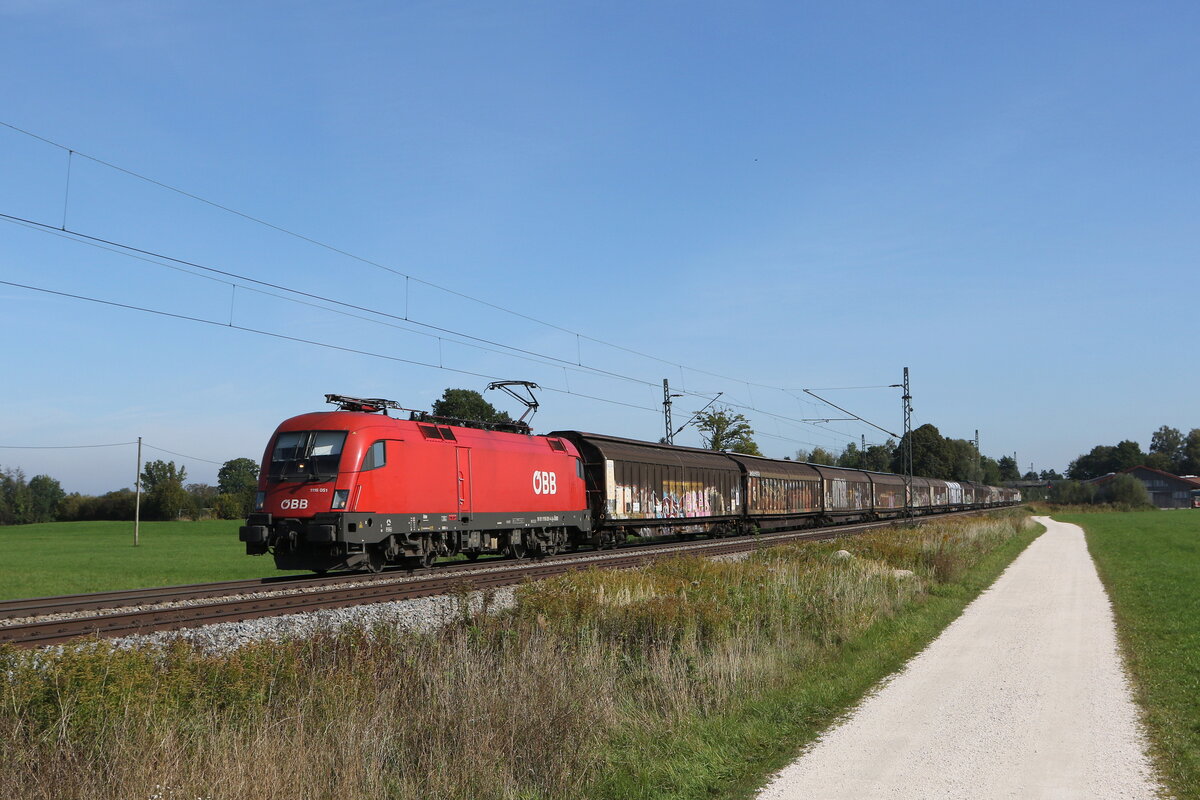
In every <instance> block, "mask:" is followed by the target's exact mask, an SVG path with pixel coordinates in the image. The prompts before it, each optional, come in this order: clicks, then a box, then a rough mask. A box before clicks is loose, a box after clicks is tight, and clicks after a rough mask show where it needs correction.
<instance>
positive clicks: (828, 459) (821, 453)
mask: <svg viewBox="0 0 1200 800" xmlns="http://www.w3.org/2000/svg"><path fill="white" fill-rule="evenodd" d="M808 463H810V464H823V465H826V466H830V467H832V466H834V465H835V464H837V458H836V457H834V455H833V453H831V452H829V451H828V450H826V449H825V448H824V447H814V448H813V449H812V452H811V453H809V454H808Z"/></svg>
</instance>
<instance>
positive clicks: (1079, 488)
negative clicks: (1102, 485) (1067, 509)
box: [1049, 481, 1096, 506]
mask: <svg viewBox="0 0 1200 800" xmlns="http://www.w3.org/2000/svg"><path fill="white" fill-rule="evenodd" d="M1095 499H1096V487H1095V486H1092V485H1091V484H1090V483H1080V482H1079V481H1059V482H1058V483H1056V484H1054V485H1053V486H1051V487H1050V494H1049V500H1050V502H1051V503H1059V504H1061V505H1068V506H1072V505H1083V504H1085V503H1091V502H1093V501H1095Z"/></svg>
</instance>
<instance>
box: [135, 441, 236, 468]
mask: <svg viewBox="0 0 1200 800" xmlns="http://www.w3.org/2000/svg"><path fill="white" fill-rule="evenodd" d="M134 444H136V442H134ZM142 447H145V448H148V449H150V450H157V451H158V452H160V453H170V454H171V455H173V456H179V457H180V458H186V459H188V460H189V461H203V462H204V463H205V464H216V465H217V466H219V467H220V466H224V465H225V462H224V461H211V460H209V459H207V458H200V457H199V456H189V455H187V454H186V453H176V452H175V451H174V450H168V449H167V448H165V447H155V446H154V445H152V444H146V443H145V442H142Z"/></svg>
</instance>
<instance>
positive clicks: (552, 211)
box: [0, 0, 1200, 492]
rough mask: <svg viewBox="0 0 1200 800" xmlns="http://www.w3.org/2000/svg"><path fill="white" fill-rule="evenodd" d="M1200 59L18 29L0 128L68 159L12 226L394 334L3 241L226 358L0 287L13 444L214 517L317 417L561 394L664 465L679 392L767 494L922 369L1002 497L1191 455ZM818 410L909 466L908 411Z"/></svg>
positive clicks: (564, 11)
mask: <svg viewBox="0 0 1200 800" xmlns="http://www.w3.org/2000/svg"><path fill="white" fill-rule="evenodd" d="M1198 38H1200V11H1198V7H1197V6H1195V4H1188V3H1148V4H1139V5H1138V6H1137V7H1136V8H1135V7H1133V6H1130V5H1128V4H1117V3H1049V4H1048V3H1004V4H961V3H906V4H896V3H882V2H879V3H840V4H806V3H769V2H741V3H703V2H701V3H674V2H662V3H562V4H548V3H521V2H515V3H506V4H495V3H461V2H460V3H452V2H447V3H432V2H422V3H374V2H358V3H343V4H336V5H335V4H313V3H256V4H244V3H219V2H214V3H203V4H195V3H182V2H113V3H105V4H95V3H85V2H73V1H71V0H61V1H59V2H32V0H30V1H28V2H25V1H17V0H0V66H2V68H3V72H4V74H5V75H7V76H9V80H8V81H6V84H5V88H4V90H3V92H4V103H3V105H2V108H3V112H2V113H0V121H2V122H4V123H7V124H8V125H11V126H16V127H17V128H20V129H23V130H25V131H28V132H31V133H34V134H36V135H38V136H40V137H44V138H45V139H48V140H51V141H53V142H55V143H57V144H58V145H61V147H56V146H54V145H51V144H47V143H46V142H43V141H39V140H37V139H35V138H31V137H30V136H27V135H25V134H22V133H19V132H17V131H15V130H13V129H12V128H9V127H0V214H4V215H8V216H9V217H18V218H21V219H25V220H30V221H32V222H35V223H40V224H41V225H43V226H49V227H50V228H62V227H66V228H67V229H68V230H69V231H72V232H75V233H78V234H83V235H85V236H90V237H95V238H98V239H105V240H108V241H110V242H116V243H120V244H122V245H129V246H133V247H136V248H139V249H142V250H147V251H153V252H156V253H160V254H163V255H166V256H169V257H172V258H176V259H181V260H184V261H189V262H193V263H195V264H200V265H204V266H208V267H212V268H216V269H221V270H224V271H226V272H231V273H235V274H237V275H240V276H244V277H245V278H251V279H255V280H259V281H265V282H269V283H274V284H278V285H280V286H284V287H287V288H289V289H295V290H299V291H303V292H308V293H310V294H314V295H318V296H320V297H323V298H328V299H332V300H337V301H341V302H344V303H348V304H352V305H356V306H359V307H361V308H363V309H367V311H356V312H354V313H356V314H358V315H359V316H363V317H370V318H371V319H373V320H374V321H367V320H364V319H358V318H352V317H348V316H344V315H340V314H335V313H331V312H329V311H327V310H323V309H319V308H315V307H313V306H311V305H309V306H305V305H298V304H296V303H292V302H287V301H285V300H282V299H280V298H278V297H273V296H267V295H264V294H262V293H259V292H256V291H254V290H253V288H252V286H251V285H250V284H248V283H247V282H246V281H245V280H243V279H241V278H239V279H232V278H225V279H223V280H224V282H219V281H214V280H212V277H213V275H212V273H208V275H207V277H205V276H197V275H195V274H190V273H188V272H182V271H179V270H177V269H169V268H167V267H165V266H163V265H162V264H161V263H150V262H148V261H142V260H136V259H133V258H130V257H129V256H128V255H127V253H120V252H111V251H109V250H103V249H99V248H97V247H95V246H92V245H90V244H86V243H83V242H80V241H79V240H78V238H75V239H72V238H68V237H65V236H62V235H56V233H55V232H54V231H48V230H46V229H45V228H31V227H29V226H28V225H22V224H17V223H14V222H12V221H9V220H0V280H4V281H9V282H13V283H20V284H26V285H30V286H36V287H41V288H43V289H49V290H53V291H58V292H67V293H71V294H77V295H85V296H89V297H95V298H101V299H105V300H109V301H113V302H119V303H125V304H130V305H138V306H142V307H146V308H153V309H156V310H159V311H165V312H169V313H173V314H179V315H184V316H189V317H195V318H201V319H205V320H210V321H212V322H214V323H218V324H215V325H210V324H202V323H196V322H190V321H185V320H180V319H175V318H168V317H163V316H161V315H152V314H147V313H142V312H137V311H132V310H127V309H119V308H114V307H110V306H100V305H97V304H94V303H89V302H85V301H79V300H71V299H67V298H63V297H59V296H53V295H48V294H45V293H39V292H34V291H30V290H27V289H19V288H14V287H11V286H2V285H0V334H2V335H3V337H4V342H5V343H6V347H5V348H4V353H5V355H4V365H5V370H4V372H5V375H6V380H5V384H6V387H7V391H5V392H3V397H2V399H0V404H2V406H0V408H2V413H3V418H4V425H3V426H2V427H0V444H3V445H29V446H42V447H46V446H57V445H78V444H104V443H116V442H127V441H132V440H134V439H136V438H137V436H139V435H140V436H143V437H144V438H145V441H146V442H147V443H149V444H152V445H154V446H156V447H159V448H165V449H168V450H172V451H175V452H177V453H183V454H186V455H187V456H189V457H190V458H189V459H180V458H178V457H175V456H170V455H165V454H163V453H161V452H159V451H149V452H148V455H150V456H151V457H160V456H161V457H167V458H174V459H175V460H177V461H182V462H183V463H184V464H185V465H186V466H187V468H188V474H189V478H190V479H192V480H196V481H202V482H215V474H216V466H215V465H214V464H212V463H208V462H217V463H220V462H222V461H225V460H227V459H229V458H234V457H239V456H249V457H251V458H255V459H258V458H259V457H260V456H261V452H262V449H263V446H264V445H265V443H266V439H267V437H268V436H269V435H270V433H271V431H272V429H273V428H274V426H275V425H276V424H277V423H278V422H279V421H280V420H282V419H283V418H285V417H287V416H291V415H294V414H297V413H302V412H305V411H310V410H316V409H320V408H322V407H323V402H322V401H323V395H324V394H325V393H326V392H338V393H344V394H355V395H366V396H384V397H389V398H393V399H395V400H397V401H399V402H401V403H402V404H404V405H406V406H409V407H417V408H425V407H428V406H429V404H430V403H431V402H432V401H433V400H434V399H435V398H436V397H437V396H439V395H440V394H441V391H442V390H443V389H444V388H446V387H448V386H463V387H468V388H475V389H482V388H483V386H484V385H485V384H486V382H487V380H488V378H486V377H479V376H480V375H486V376H494V377H500V378H519V379H529V380H535V381H537V382H539V383H541V384H543V385H544V386H545V387H547V389H546V391H543V392H542V393H541V395H540V399H541V401H542V408H541V411H540V412H539V414H538V416H537V418H536V420H535V426H536V427H537V428H538V429H539V430H551V429H558V428H576V429H583V430H593V431H604V432H611V433H615V434H619V435H625V436H630V437H636V438H647V439H653V438H657V437H658V436H659V435H661V430H662V419H661V401H662V392H661V381H662V379H663V378H664V377H667V378H670V380H671V382H672V386H673V388H676V389H683V390H687V391H689V392H695V393H697V394H695V395H690V396H687V397H684V398H680V399H679V400H678V401H677V404H676V406H675V416H676V418H677V419H680V418H686V416H687V414H688V413H689V412H690V411H693V410H695V409H697V408H699V407H700V406H701V405H703V404H704V403H705V402H707V399H706V398H704V397H700V396H699V395H701V394H707V395H708V396H711V395H712V394H715V393H716V392H723V393H724V394H723V396H722V399H726V400H729V401H731V402H733V403H735V404H737V405H738V406H739V410H741V411H743V412H744V413H745V414H746V415H747V417H749V418H750V420H751V422H752V423H753V424H754V426H755V428H756V430H757V431H758V432H759V434H760V435H759V442H760V445H761V446H762V447H763V449H764V452H766V453H767V454H768V455H773V456H778V457H782V456H784V455H789V454H792V453H794V452H795V451H796V450H797V449H799V448H811V447H812V446H814V445H820V446H823V447H826V448H827V449H833V450H840V449H841V448H842V446H844V444H845V443H846V442H848V441H851V440H853V441H858V439H859V437H860V435H861V434H864V433H865V434H866V435H867V439H868V441H869V442H870V441H879V440H880V439H881V438H882V437H883V434H881V433H879V432H878V431H876V430H874V429H871V428H866V427H864V426H862V425H860V424H857V423H847V422H840V423H828V424H822V423H817V424H811V423H801V422H797V421H796V420H801V419H812V418H823V417H829V416H840V414H838V413H837V412H835V411H833V410H832V409H829V408H827V407H822V406H821V405H820V404H819V403H817V402H816V401H814V400H812V399H811V398H809V397H808V396H807V395H804V394H803V392H802V391H801V390H802V389H804V388H813V389H823V388H825V387H844V386H872V385H880V384H889V383H896V382H898V381H899V378H900V373H901V369H902V368H903V367H905V366H908V367H910V368H911V370H912V382H913V394H914V407H915V423H916V424H922V423H925V422H931V423H933V424H935V425H937V426H938V427H939V428H940V429H941V431H942V432H943V433H944V434H946V435H949V436H956V437H961V438H970V437H971V436H973V435H974V431H975V429H976V428H978V429H979V430H980V436H981V439H982V449H983V451H984V452H985V453H987V454H989V455H992V456H1000V455H1003V454H1011V453H1013V452H1016V453H1017V454H1018V458H1019V460H1020V462H1021V467H1022V470H1025V469H1028V467H1029V465H1030V463H1031V462H1032V464H1033V465H1034V466H1035V468H1036V469H1044V468H1049V467H1053V468H1058V469H1062V468H1065V466H1066V464H1067V463H1068V462H1069V461H1070V460H1071V459H1072V458H1074V457H1075V456H1077V455H1079V454H1080V453H1081V452H1084V451H1086V450H1087V449H1089V448H1091V447H1092V446H1093V445H1095V444H1098V443H1110V444H1111V443H1115V442H1117V441H1119V440H1121V439H1125V438H1132V439H1135V440H1137V441H1139V442H1140V443H1141V444H1142V446H1143V447H1146V446H1148V444H1149V439H1150V434H1151V433H1152V432H1153V431H1154V430H1155V429H1156V428H1157V427H1158V426H1159V425H1163V424H1166V425H1172V426H1175V427H1179V428H1183V429H1184V430H1185V431H1186V430H1187V429H1189V428H1192V427H1197V426H1200V413H1198V412H1197V405H1196V402H1195V397H1196V395H1197V390H1198V389H1200V378H1198V377H1197V375H1198V374H1200V371H1198V370H1197V369H1196V368H1195V366H1194V364H1195V357H1194V354H1193V353H1192V349H1193V348H1192V347H1191V344H1192V342H1193V341H1194V340H1195V331H1196V326H1195V313H1194V309H1195V307H1196V304H1195V301H1194V299H1193V298H1194V297H1195V296H1196V292H1197V281H1196V269H1195V265H1196V263H1197V255H1198V252H1200V238H1198V237H1197V232H1198V231H1197V228H1198V225H1197V220H1198V219H1200V215H1198V213H1197V212H1198V211H1200V199H1198V198H1200V192H1197V191H1196V186H1197V185H1198V184H1200V181H1198V180H1197V179H1198V178H1200V174H1198V173H1200V158H1198V144H1197V143H1198V142H1200V135H1198V134H1200V131H1198V130H1197V127H1198V126H1197V122H1198V115H1200V110H1198V109H1200V105H1198V104H1197V102H1196V86H1197V85H1200V83H1198V78H1200V74H1198V72H1200V69H1198V67H1200V55H1198V54H1200V41H1197V40H1198ZM62 148H67V149H69V150H74V151H76V152H77V154H76V155H74V156H69V155H68V152H67V150H66V149H62ZM80 154H82V155H80ZM100 162H107V163H108V164H111V165H115V166H116V167H119V168H120V169H122V170H127V171H129V172H133V173H137V174H138V175H142V176H145V177H148V178H151V179H153V180H154V181H157V182H159V183H160V184H166V185H167V186H170V187H175V188H177V189H179V190H182V191H183V192H186V193H188V194H190V195H194V196H195V197H198V198H203V199H204V200H207V201H210V202H211V203H213V204H217V205H219V206H225V207H226V208H228V209H233V210H235V211H237V212H240V213H241V214H243V215H246V216H239V215H236V214H232V213H229V212H227V211H224V210H222V209H220V208H218V207H217V205H211V204H206V203H204V202H201V201H198V200H196V199H193V198H190V197H187V196H186V195H184V194H181V193H179V192H175V191H171V190H169V189H166V188H163V187H162V186H158V185H155V184H154V183H150V182H147V181H144V180H140V179H138V178H136V177H133V176H131V175H130V174H128V172H122V171H119V170H117V169H113V168H112V167H110V166H106V165H105V164H103V163H100ZM68 164H69V167H70V188H69V192H67V190H66V183H67V180H66V179H67V171H68ZM247 217H253V218H255V219H257V220H262V221H265V222H268V223H270V224H271V225H273V226H275V227H268V226H266V225H262V224H259V223H257V222H254V221H252V220H250V219H247ZM279 229H284V231H288V232H292V233H295V234H299V235H301V236H303V237H307V238H308V239H311V240H316V241H318V242H321V243H324V244H326V245H329V246H330V248H334V249H329V248H324V247H320V246H316V245H314V244H311V243H309V242H306V241H304V240H303V239H301V238H298V237H297V236H292V235H288V234H287V233H285V232H283V231H281V230H279ZM58 233H59V234H61V231H59V232H58ZM93 244H94V241H93ZM335 250H340V251H344V253H348V254H351V255H352V256H353V257H348V256H347V255H344V254H341V253H338V252H336V251H335ZM167 263H168V264H171V262H167ZM173 266H176V267H178V266H179V265H178V264H177V263H176V264H173ZM188 269H189V270H190V272H191V273H195V272H202V270H197V269H196V268H188ZM405 276H409V278H407V279H406V277H405ZM423 282H429V283H433V284H436V285H438V286H440V287H444V288H445V289H449V290H451V292H454V293H457V294H454V293H451V292H446V291H442V290H441V289H437V288H433V287H431V286H430V285H428V283H423ZM231 284H238V286H237V287H236V288H235V287H234V286H231ZM258 288H262V287H261V286H260V287H258ZM272 291H274V290H272ZM460 295H466V296H467V297H463V296H460ZM468 298H475V299H474V300H472V299H468ZM476 300H483V301H485V302H486V303H488V304H491V305H485V304H482V303H479V302H476ZM309 302H311V301H309ZM494 306H498V307H499V309H498V308H495V307H494ZM343 309H344V307H343ZM500 309H507V310H508V311H515V312H518V313H519V314H520V315H524V316H518V315H515V314H512V313H508V311H503V310H500ZM378 311H382V312H385V313H387V314H391V315H393V317H391V318H382V317H379V316H378V315H375V314H372V313H370V312H378ZM405 316H407V317H408V318H409V319H410V320H411V321H415V322H420V323H424V324H425V325H427V326H428V325H436V326H439V327H441V328H444V329H446V332H442V333H440V334H437V335H440V336H441V341H439V340H438V339H437V338H431V337H430V335H429V334H430V333H431V329H430V328H428V327H424V328H422V327H419V326H412V325H409V324H407V323H405V322H404V320H403V318H404V317H405ZM395 317H399V318H400V319H395ZM529 318H532V319H529ZM380 321H384V322H387V323H388V324H387V325H381V324H379V322H380ZM231 322H232V323H233V326H231V325H230V324H229V323H231ZM546 323H548V324H546ZM234 326H236V327H234ZM246 328H253V329H255V330H259V331H265V332H268V333H273V334H278V335H280V336H288V337H294V338H302V339H307V340H310V341H314V342H322V343H324V344H328V345H333V346H336V347H343V348H350V349H356V350H365V351H368V352H371V353H376V354H379V355H383V356H389V357H391V358H399V359H407V360H410V361H418V362H422V363H427V364H442V365H443V366H446V367H451V368H454V369H458V370H463V371H465V372H468V373H477V374H476V375H465V374H460V373H455V372H450V371H446V370H439V369H437V368H433V367H428V366H417V365H413V364H406V363H402V362H399V361H395V360H388V359H387V358H378V357H372V356H366V355H360V354H355V353H351V352H347V351H345V350H334V349H330V348H327V347H319V346H315V345H310V344H303V343H299V342H296V341H291V340H287V339H281V338H276V337H272V336H266V335H261V334H254V333H250V332H248V331H246V330H244V329H246ZM463 335H467V336H474V337H480V338H483V339H487V340H490V341H492V342H496V343H498V344H500V345H504V346H506V347H510V348H519V349H521V350H524V351H528V352H532V353H537V354H539V357H538V359H537V361H530V360H525V359H521V358H516V357H513V356H512V355H511V354H500V353H496V352H491V351H485V350H480V349H477V348H475V347H471V346H467V345H465V344H463V343H462V336H463ZM630 350H632V351H637V353H640V354H645V355H636V354H634V353H631V352H629V351H630ZM509 352H510V353H511V351H509ZM646 356H652V358H651V357H646ZM567 367H573V369H568V368H567ZM597 370H603V371H605V373H615V374H616V376H619V377H613V376H612V375H609V374H602V373H600V372H597ZM718 376H721V377H718ZM630 378H632V379H633V380H628V379H630ZM556 390H557V391H556ZM821 393H822V394H823V395H825V396H827V397H829V398H830V399H833V400H834V401H835V402H837V403H839V404H842V405H845V406H847V407H849V408H851V409H852V410H854V411H855V412H857V413H858V414H860V415H862V416H864V417H866V418H868V419H871V420H872V421H874V422H876V423H878V424H879V425H880V426H882V427H884V428H887V429H888V430H897V429H898V428H899V427H900V426H901V419H900V402H899V394H898V392H897V391H896V390H895V389H864V390H853V391H835V392H821ZM594 398H602V399H594ZM490 399H493V400H494V401H495V402H496V403H497V405H499V406H501V407H506V408H508V407H509V406H508V405H506V404H505V403H504V402H503V399H502V398H500V397H494V398H490ZM605 401H611V402H605ZM622 404H624V405H622ZM510 410H514V411H515V410H516V409H510ZM680 442H681V443H685V444H696V443H698V438H697V437H696V435H695V434H694V433H693V434H683V435H681V437H680ZM0 465H4V466H14V467H15V466H19V467H22V468H23V469H24V470H25V471H26V473H28V474H30V475H32V474H36V473H41V472H45V473H49V474H51V475H53V476H55V477H57V478H59V479H60V480H61V481H62V483H63V485H64V487H65V488H67V489H68V490H77V491H85V492H100V491H106V490H108V489H112V488H117V487H120V486H127V485H131V484H132V480H133V472H134V469H133V451H132V448H130V447H128V446H123V447H119V448H93V449H85V450H17V449H0Z"/></svg>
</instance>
